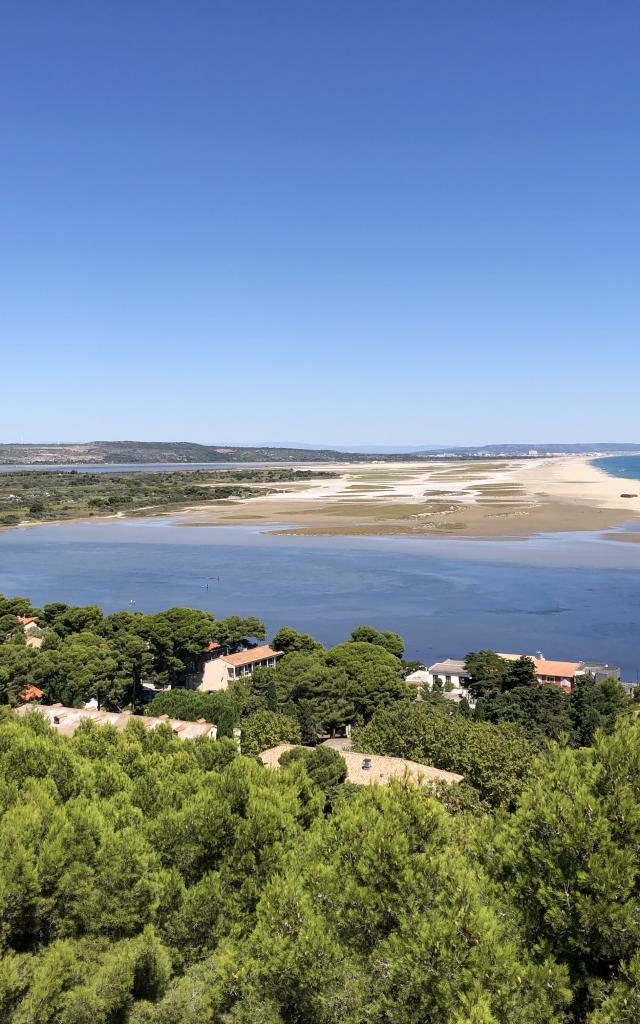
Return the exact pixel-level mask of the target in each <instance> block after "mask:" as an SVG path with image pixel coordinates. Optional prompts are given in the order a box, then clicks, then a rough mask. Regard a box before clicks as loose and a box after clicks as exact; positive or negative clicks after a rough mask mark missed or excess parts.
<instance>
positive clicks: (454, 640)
mask: <svg viewBox="0 0 640 1024" xmlns="http://www.w3.org/2000/svg"><path fill="white" fill-rule="evenodd" d="M178 522H179V520H178ZM264 529H265V527H264V526H262V527H260V529H258V528H256V527H215V526H180V525H176V524H175V522H174V521H172V520H167V519H162V520H153V519H145V520H139V521H138V520H132V521H126V520H124V521H121V522H113V521H112V522H102V523H81V524H79V523H65V524H59V525H47V526H39V527H29V528H24V529H18V530H5V531H0V592H2V593H5V594H11V595H15V594H24V595H27V596H29V597H31V598H32V600H33V601H34V603H35V604H37V605H41V604H44V603H45V602H47V601H55V600H60V601H67V602H69V603H74V604H88V603H96V604H99V605H102V607H103V608H104V609H105V610H106V611H114V610H116V609H120V608H132V609H134V608H135V609H139V610H141V611H146V612H151V611H157V610H159V609H162V608H167V607H170V606H171V605H175V604H180V605H187V606H190V607H194V608H206V609H209V610H210V611H212V612H214V613H215V614H216V615H218V616H225V615H229V614H233V613H237V614H240V615H248V614H255V615H258V616H259V617H260V618H261V619H263V620H264V621H265V622H266V624H267V626H268V629H269V631H270V633H271V632H274V631H275V630H276V629H277V628H278V627H279V626H281V625H283V624H287V625H291V626H294V627H296V628H297V629H301V630H304V631H307V632H310V633H312V634H313V635H314V636H316V637H318V639H320V640H322V641H323V642H324V643H327V644H333V643H337V642H339V641H341V640H343V639H345V638H347V637H348V635H349V633H350V631H351V630H352V629H353V627H354V626H356V625H360V624H363V623H368V624H371V625H373V626H376V627H378V628H386V629H392V630H397V631H398V632H399V633H401V634H402V635H403V636H404V637H405V639H406V642H407V655H408V656H409V657H412V658H418V659H420V660H423V661H426V662H431V661H436V660H440V659H442V658H444V657H447V656H451V657H460V656H464V654H466V653H467V651H469V650H477V649H479V648H482V647H490V648H494V649H496V650H502V651H513V652H526V653H535V652H536V651H539V650H541V651H543V652H544V654H545V655H546V657H548V658H561V659H567V660H576V661H577V660H582V659H584V660H597V661H605V662H608V663H609V664H619V665H621V667H622V668H623V670H624V674H625V676H626V678H627V679H630V680H633V681H635V680H636V678H637V675H638V672H639V671H640V544H633V543H624V542H622V541H620V540H618V541H612V540H605V539H602V537H600V536H599V535H596V534H577V533H571V534H554V535H553V536H539V537H532V538H529V539H526V540H518V541H489V540H481V541H472V540H458V539H451V540H449V539H444V538H441V539H437V540H435V539H424V538H396V537H394V538H382V537H380V538H376V537H331V538H325V537H285V536H267V535H265V534H264V533H262V532H261V530H264Z"/></svg>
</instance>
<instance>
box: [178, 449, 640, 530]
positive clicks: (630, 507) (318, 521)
mask: <svg viewBox="0 0 640 1024" xmlns="http://www.w3.org/2000/svg"><path fill="white" fill-rule="evenodd" d="M322 468H323V469H325V470H327V469H330V470H333V471H335V472H337V473H339V476H338V477H337V478H334V479H331V480H323V481H317V482H316V483H310V484H306V483H305V484H301V485H300V486H299V488H297V489H295V490H291V491H289V492H287V493H281V494H274V495H270V496H269V497H266V498H265V497H262V498H250V499H245V500H242V501H237V502H234V503H233V505H231V504H226V505H224V504H221V505H219V506H217V507H216V508H208V509H194V510H192V511H191V512H188V513H183V514H182V516H181V519H180V522H179V524H178V525H184V526H196V525H202V526H210V525H217V526H224V525H234V524H235V525H253V526H260V525H261V524H264V527H265V530H266V531H268V532H274V533H288V534H299V535H316V536H334V535H358V536H367V535H376V536H393V535H399V536H414V535H422V536H429V537H439V536H456V537H460V538H464V537H469V538H474V539H477V538H482V537H491V538H493V539H498V538H505V539H508V538H512V537H514V538H518V537H519V538H521V537H522V536H526V535H529V534H533V533H552V532H565V531H566V532H570V531H577V530H582V531H585V530H587V531H600V530H607V529H608V528H610V527H613V526H618V525H620V524H621V523H623V522H625V521H630V520H634V519H636V518H640V481H638V483H637V485H636V484H634V483H633V481H629V480H625V479H620V478H616V477H611V476H608V475H607V474H606V473H605V472H604V471H603V470H601V469H599V468H598V467H596V466H594V465H592V464H591V458H590V457H588V456H560V457H555V458H540V459H504V460H496V459H494V460H491V459H487V460H468V461H464V462H456V463H452V462H443V461H441V460H433V461H431V462H424V463H400V462H399V463H393V464H390V463H384V464H371V463H365V464H350V465H348V466H345V465H335V466H333V465H331V466H328V465H323V467H322ZM636 488H637V495H636V496H635V497H633V498H623V497H621V495H622V493H626V492H628V491H629V490H631V491H635V490H636ZM273 523H278V524H282V525H279V527H278V529H275V530H273V529H271V526H272V524H273ZM616 539H620V535H618V536H617V537H616ZM630 539H632V537H631V536H630Z"/></svg>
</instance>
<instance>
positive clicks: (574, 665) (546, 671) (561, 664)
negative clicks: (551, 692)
mask: <svg viewBox="0 0 640 1024" xmlns="http://www.w3.org/2000/svg"><path fill="white" fill-rule="evenodd" d="M499 657H500V658H504V660H505V661H517V660H518V659H519V658H529V659H530V661H532V662H533V664H534V666H535V670H536V675H537V676H561V677H562V678H563V679H572V678H573V676H575V674H576V672H578V671H579V670H580V669H581V668H582V667H583V664H584V663H583V662H582V661H553V660H551V659H547V658H534V657H533V656H532V655H530V654H500V655H499Z"/></svg>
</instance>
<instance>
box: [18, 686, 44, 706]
mask: <svg viewBox="0 0 640 1024" xmlns="http://www.w3.org/2000/svg"><path fill="white" fill-rule="evenodd" d="M42 697H44V690H39V689H38V687H37V686H27V687H26V689H24V690H23V691H22V693H21V694H20V700H23V701H25V702H27V701H30V700H40V699H41V698H42Z"/></svg>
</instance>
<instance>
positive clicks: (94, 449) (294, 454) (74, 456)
mask: <svg viewBox="0 0 640 1024" xmlns="http://www.w3.org/2000/svg"><path fill="white" fill-rule="evenodd" d="M628 452H640V444H631V443H629V442H618V443H614V442H609V443H603V442H597V443H593V444H534V443H532V444H491V445H480V446H478V447H473V446H468V447H450V448H435V447H434V448H426V447H425V448H423V449H413V450H410V451H408V450H407V449H404V450H403V449H402V447H399V448H397V449H395V451H393V450H390V449H389V448H387V447H385V448H383V450H382V451H377V452H376V451H368V450H363V449H360V451H357V450H356V449H352V450H351V451H347V450H344V449H340V450H338V449H334V448H297V447H279V446H276V445H263V446H250V445H205V444H197V443H195V442H192V441H85V442H80V443H78V444H44V443H43V444H0V465H38V464H40V465H54V466H55V465H58V466H59V465H69V464H73V463H78V464H86V463H88V464H95V465H109V464H113V465H122V464H126V463H132V464H134V463H135V464H142V463H176V464H183V465H188V464H191V463H198V462H201V463H210V464H212V465H215V464H217V463H221V462H234V463H235V462H238V463H243V462H287V461H291V462H353V460H354V457H357V459H358V460H359V461H364V462H373V461H378V462H379V461H392V460H393V459H398V458H402V459H403V460H419V459H425V458H434V457H440V458H444V457H449V458H471V457H475V458H478V457H483V456H492V457H498V456H502V457H509V456H510V457H518V456H520V457H522V456H532V455H534V454H535V455H563V454H595V455H602V454H605V453H606V454H620V453H628Z"/></svg>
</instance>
